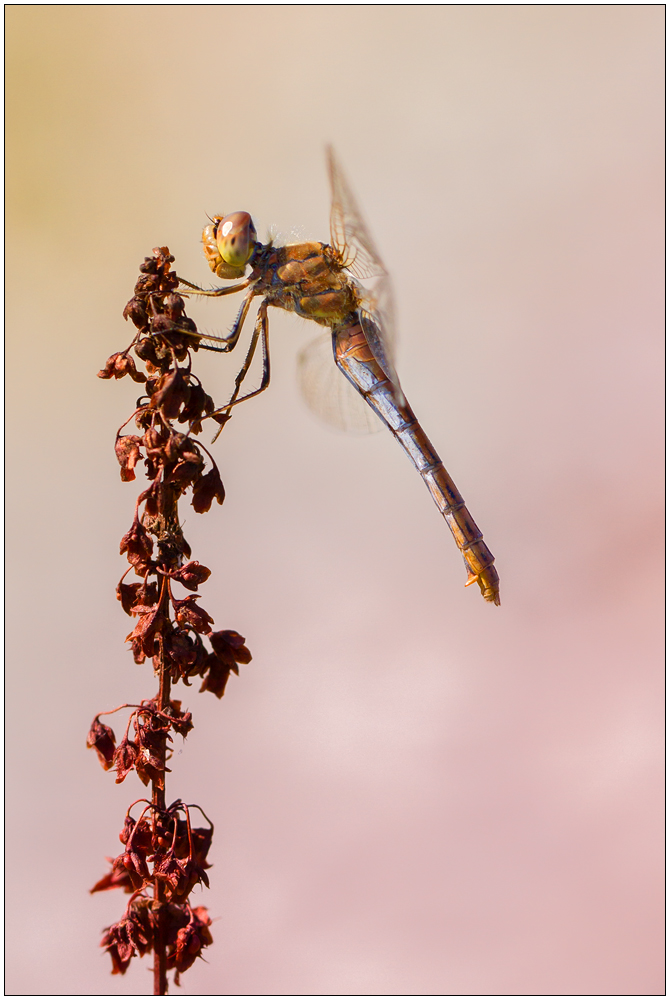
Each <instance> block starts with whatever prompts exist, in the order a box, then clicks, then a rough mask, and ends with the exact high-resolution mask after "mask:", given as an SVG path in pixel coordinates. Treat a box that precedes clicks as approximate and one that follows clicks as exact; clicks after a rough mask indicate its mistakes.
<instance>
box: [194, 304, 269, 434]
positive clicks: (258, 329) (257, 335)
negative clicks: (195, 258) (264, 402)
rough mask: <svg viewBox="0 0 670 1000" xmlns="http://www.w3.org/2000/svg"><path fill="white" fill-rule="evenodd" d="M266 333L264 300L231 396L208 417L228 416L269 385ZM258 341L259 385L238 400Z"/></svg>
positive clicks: (266, 309) (266, 316)
mask: <svg viewBox="0 0 670 1000" xmlns="http://www.w3.org/2000/svg"><path fill="white" fill-rule="evenodd" d="M249 298H251V296H249ZM248 308H249V307H248V306H247V309H248ZM241 311H242V310H240V312H241ZM245 315H246V312H245ZM240 326H241V324H240ZM234 329H235V328H234V327H233V330H234ZM268 333H269V326H268V304H267V300H266V299H264V300H263V302H261V307H260V309H259V310H258V316H257V317H256V324H255V326H254V332H253V335H252V337H251V343H250V344H249V350H248V351H247V356H246V358H245V359H244V364H243V365H242V367H241V368H240V370H239V372H238V373H237V375H236V376H235V388H234V389H233V394H232V396H231V397H230V399H229V400H228V402H227V403H226V404H225V406H221V407H219V409H218V410H214V412H213V413H210V414H209V416H210V417H214V416H216V415H217V414H219V413H223V414H225V415H226V416H229V414H230V411H231V410H232V408H233V406H237V404H238V403H243V402H244V401H245V400H247V399H251V398H252V397H253V396H258V395H259V394H260V393H261V392H264V391H265V390H266V389H267V387H268V386H269V385H270V349H269V337H268ZM237 336H238V337H239V330H238V331H237ZM259 339H260V342H261V353H262V355H263V376H262V378H261V384H260V385H259V387H258V388H257V389H254V390H253V391H252V392H248V393H247V394H246V396H241V397H240V398H238V393H239V391H240V389H241V387H242V383H243V382H244V379H245V378H246V375H247V372H248V371H249V368H250V367H251V362H252V361H253V359H254V355H255V353H256V347H257V346H258V341H259ZM222 429H223V424H222V425H221V428H219V430H218V431H217V432H216V434H215V436H214V439H213V440H216V438H217V437H218V436H219V434H220V433H221V430H222Z"/></svg>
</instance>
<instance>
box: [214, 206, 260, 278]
mask: <svg viewBox="0 0 670 1000" xmlns="http://www.w3.org/2000/svg"><path fill="white" fill-rule="evenodd" d="M216 245H217V247H218V250H219V253H220V254H221V257H222V258H223V260H224V261H225V262H226V264H231V265H232V266H233V267H242V268H243V267H245V265H246V263H247V261H248V260H249V258H250V257H251V254H252V253H253V251H254V247H255V245H256V227H255V226H254V224H253V222H252V221H251V216H250V215H249V213H248V212H232V213H231V214H230V215H226V216H225V217H224V218H223V219H221V221H220V222H219V224H218V226H217V227H216Z"/></svg>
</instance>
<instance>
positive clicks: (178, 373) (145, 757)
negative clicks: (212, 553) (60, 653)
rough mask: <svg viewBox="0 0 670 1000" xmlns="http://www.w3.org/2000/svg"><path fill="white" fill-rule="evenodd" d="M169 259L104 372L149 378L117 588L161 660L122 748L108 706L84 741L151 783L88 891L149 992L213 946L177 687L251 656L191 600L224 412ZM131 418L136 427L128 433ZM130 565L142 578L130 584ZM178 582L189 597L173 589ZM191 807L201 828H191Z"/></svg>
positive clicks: (202, 841)
mask: <svg viewBox="0 0 670 1000" xmlns="http://www.w3.org/2000/svg"><path fill="white" fill-rule="evenodd" d="M172 260H173V258H172V257H171V256H170V253H169V251H168V249H167V247H161V248H159V249H157V250H154V256H153V257H148V258H146V259H145V261H144V264H143V265H142V266H141V268H140V270H141V272H142V273H141V275H140V278H139V280H138V282H137V284H136V286H135V294H134V296H133V298H132V299H131V300H130V302H129V303H128V305H127V306H126V310H125V312H124V315H125V316H126V318H130V319H132V321H133V323H134V324H135V326H136V327H137V334H136V336H135V339H134V340H133V342H132V344H131V345H130V347H129V348H126V350H124V351H121V352H119V353H118V354H114V355H112V357H111V358H109V360H108V361H107V364H106V366H105V368H104V369H103V370H102V371H101V372H99V375H100V377H101V378H107V379H109V378H123V377H124V376H126V375H129V376H130V377H131V378H132V379H133V381H135V382H137V383H140V384H142V385H143V387H144V393H145V394H144V396H142V397H141V398H140V400H139V401H138V403H137V404H136V408H135V410H134V413H133V414H132V416H131V417H130V418H129V420H127V421H125V423H124V424H123V425H122V427H121V429H120V430H119V432H118V433H117V437H116V443H115V450H116V455H117V458H118V461H119V464H120V465H121V478H122V480H123V481H124V482H131V481H132V480H134V479H135V466H136V465H137V463H138V462H139V461H141V460H143V461H144V465H145V468H146V474H147V477H148V479H149V486H148V488H146V489H144V490H143V491H142V492H141V493H140V496H139V497H138V499H137V503H136V505H135V514H134V517H133V522H132V525H131V527H130V530H129V531H128V532H127V533H126V535H124V537H123V539H122V541H121V552H122V553H125V554H126V556H127V559H128V562H129V563H130V567H129V569H128V570H127V571H126V573H124V574H123V576H122V578H121V580H120V582H119V584H118V586H117V598H118V600H119V601H120V602H121V605H122V607H123V610H124V611H125V612H126V614H128V615H130V616H131V617H133V618H134V619H135V620H136V621H135V627H134V629H133V631H132V632H131V633H130V635H129V636H128V637H127V639H128V641H129V642H130V643H131V648H132V652H133V656H134V659H135V662H136V663H138V664H142V663H145V662H146V661H147V660H149V661H150V662H151V663H152V664H153V670H154V674H155V676H157V678H158V682H159V690H158V693H157V695H156V696H155V697H153V698H151V699H148V700H146V701H142V702H140V704H139V705H132V704H125V705H121V706H119V708H118V709H115V710H114V711H120V710H122V709H124V708H125V709H130V710H131V714H130V716H129V717H128V721H127V725H126V726H125V732H124V735H123V738H122V739H121V740H120V742H119V743H118V745H117V742H116V737H115V735H114V732H113V731H112V729H111V728H110V727H109V726H108V725H106V724H105V723H103V722H101V718H100V717H101V716H102V715H109V714H110V713H109V712H101V713H100V714H99V715H96V717H95V719H94V720H93V724H92V726H91V730H90V732H89V736H88V741H87V743H88V746H89V747H94V748H95V750H96V751H97V754H98V757H99V759H100V763H101V764H102V766H103V768H104V769H105V770H110V769H112V768H114V769H115V770H116V781H117V783H119V782H122V781H124V780H125V778H126V777H127V776H128V774H130V773H131V772H132V771H135V773H136V774H137V776H138V777H139V778H140V780H141V781H142V783H143V784H144V785H145V786H146V785H149V783H151V801H150V802H149V801H148V800H147V799H146V798H142V799H136V800H135V802H133V803H132V805H131V806H130V807H129V808H128V810H127V813H126V817H125V821H124V825H123V829H122V831H121V833H120V835H119V837H120V840H121V842H122V844H123V845H124V850H123V852H122V853H121V854H120V855H119V856H118V857H116V858H114V859H110V860H111V861H112V867H111V870H110V871H109V872H108V873H107V875H105V876H104V877H103V878H102V879H100V880H99V881H98V882H97V884H96V885H95V886H94V887H93V889H92V890H91V891H92V892H100V891H102V890H106V889H116V888H120V889H122V890H123V891H124V892H126V893H128V894H129V895H130V899H129V901H128V905H127V906H126V909H125V912H124V914H123V916H122V918H121V920H119V921H118V922H117V923H116V924H112V925H111V926H110V927H108V928H106V930H105V934H104V937H103V940H102V945H103V947H104V948H105V949H106V951H107V952H108V953H109V955H110V957H111V960H112V973H114V974H121V975H123V973H125V971H126V969H127V968H128V965H129V964H130V961H131V959H132V958H133V957H134V956H135V955H140V956H142V955H145V954H153V993H154V996H165V995H166V994H167V991H168V972H169V970H171V969H172V970H174V973H175V977H174V981H175V984H176V985H179V976H180V974H181V973H182V972H185V971H186V970H187V969H189V968H190V967H191V966H192V965H193V963H194V962H195V960H196V959H197V958H199V957H202V951H203V949H204V948H206V947H208V946H209V945H210V944H212V937H211V933H210V931H209V927H210V925H211V919H210V917H209V916H208V914H207V910H206V908H205V907H204V906H196V907H193V906H191V903H190V902H189V896H190V894H191V892H192V890H193V889H194V888H195V887H196V886H197V885H205V886H207V885H209V879H208V876H207V872H206V869H207V868H209V867H210V865H209V863H208V861H207V853H208V851H209V848H210V845H211V841H212V834H213V830H214V827H213V824H212V823H211V822H210V820H209V819H208V818H207V816H206V815H205V813H204V811H203V810H202V809H201V808H200V806H192V805H186V804H185V803H184V802H183V801H182V800H181V799H179V798H178V799H175V800H174V801H173V802H172V804H171V805H169V806H168V805H167V802H166V796H165V775H166V773H167V772H168V767H167V762H168V759H169V756H170V753H171V751H170V746H169V744H171V743H172V735H171V733H172V732H173V733H175V734H177V735H179V736H182V737H185V736H186V735H187V734H188V733H189V732H190V730H191V729H193V722H192V717H191V713H190V712H188V711H183V710H182V708H181V702H180V701H176V700H174V699H173V698H172V697H171V694H172V687H173V685H174V684H176V683H177V682H178V681H182V682H183V683H184V684H186V685H187V686H190V683H191V679H192V678H194V677H199V678H201V679H202V684H201V687H200V690H201V691H211V692H212V693H213V694H215V695H216V696H217V698H221V697H222V696H223V693H224V690H225V688H226V684H227V681H228V678H229V676H230V674H231V673H237V672H238V664H240V663H249V661H250V660H251V654H250V653H249V650H248V649H247V648H246V646H245V645H244V642H245V640H244V638H243V637H242V636H241V635H240V634H239V633H238V632H235V631H233V630H223V631H219V632H215V631H213V630H212V625H213V619H212V618H211V617H210V615H208V614H207V612H206V611H205V610H204V608H202V607H201V606H200V605H199V604H198V603H197V602H198V600H199V593H198V589H199V587H200V586H201V585H202V584H203V583H204V582H205V581H206V580H207V579H208V577H209V576H210V571H209V570H208V569H207V567H206V566H203V565H201V564H200V563H199V562H196V561H191V550H190V547H189V545H188V543H187V542H186V540H185V538H184V536H183V534H182V530H181V525H180V519H179V511H178V502H179V499H180V498H181V497H182V496H184V494H186V493H187V492H189V491H190V492H191V493H192V501H191V502H192V505H193V507H194V509H195V511H196V512H197V513H198V514H203V513H206V512H207V511H208V510H209V509H210V507H211V505H212V503H213V501H214V500H217V502H218V503H222V502H223V499H224V495H225V494H224V489H223V483H222V482H221V477H220V475H219V471H218V468H217V466H216V462H215V461H214V459H213V457H212V455H211V454H210V452H209V451H208V450H207V449H206V448H204V446H202V445H201V444H200V443H199V442H197V441H196V440H195V437H196V436H197V435H198V434H199V433H200V432H201V430H202V424H203V421H205V420H206V419H207V418H208V417H210V416H211V417H212V418H213V420H214V421H215V422H216V423H218V424H219V425H222V424H223V423H225V422H226V420H227V417H225V418H224V417H219V416H217V411H216V407H215V404H214V401H213V400H212V399H211V397H210V396H208V395H207V393H206V392H205V391H204V389H203V387H202V384H201V383H200V380H199V379H198V378H197V377H196V376H195V375H194V374H193V373H192V370H191V361H192V357H191V354H192V352H193V351H197V350H198V347H199V338H200V334H199V333H198V331H197V328H196V326H195V324H194V323H193V321H192V320H190V319H189V318H188V317H187V316H186V315H185V313H184V300H183V298H182V297H181V296H180V295H178V294H177V293H176V291H175V289H176V287H177V285H178V282H179V279H178V278H177V276H176V274H175V272H174V271H171V270H170V264H171V262H172ZM131 349H134V352H135V354H136V355H137V357H138V358H140V359H141V360H142V361H143V362H144V364H145V365H146V368H147V374H146V375H145V374H144V373H142V372H140V371H138V370H137V368H136V366H135V362H134V361H133V359H132V358H131V357H130V353H129V352H130V350H131ZM132 419H134V421H135V424H136V426H137V428H138V429H139V431H140V433H139V434H138V435H135V434H127V433H126V434H122V433H121V431H122V430H123V428H124V427H125V426H126V424H127V423H129V422H130V420H132ZM175 423H178V424H182V426H183V427H184V429H178V428H177V427H176V426H175ZM210 426H211V424H210ZM186 428H188V429H187V430H186ZM143 452H144V454H143ZM208 465H211V468H209V471H206V469H207V467H208ZM131 570H134V573H135V576H136V577H139V578H140V581H141V582H139V583H138V582H135V583H125V582H124V580H125V578H126V576H127V574H128V573H129V572H130V571H131ZM175 586H180V587H183V588H185V590H186V591H188V592H190V593H187V595H186V596H185V597H183V596H182V597H179V596H178V594H177V595H175V593H174V592H173V588H174V587H175ZM204 639H207V640H208V641H209V643H210V644H211V651H209V650H208V649H207V647H206V646H205V643H204ZM140 803H141V804H142V805H143V808H142V811H141V813H140V815H139V817H137V818H135V817H134V816H133V815H132V810H133V808H134V807H135V806H137V805H138V804H140ZM194 808H195V809H198V810H199V811H200V813H201V814H202V816H203V818H204V819H205V821H206V823H207V824H208V826H207V827H193V825H192V821H191V811H192V810H193V809H194Z"/></svg>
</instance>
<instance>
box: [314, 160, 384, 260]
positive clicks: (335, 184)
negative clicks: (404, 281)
mask: <svg viewBox="0 0 670 1000" xmlns="http://www.w3.org/2000/svg"><path fill="white" fill-rule="evenodd" d="M326 156H327V158H328V176H329V177H330V191H331V196H332V202H331V208H330V240H331V244H332V246H333V247H334V248H335V249H336V250H337V251H338V253H339V254H340V257H341V259H342V266H343V267H346V268H347V270H348V271H351V273H352V274H353V275H354V277H356V278H375V277H381V276H382V275H385V274H386V273H387V272H386V268H385V267H384V263H383V261H382V259H381V257H380V256H379V252H378V250H377V247H376V246H375V244H374V241H373V239H372V237H371V236H370V233H369V232H368V229H367V226H366V225H365V223H364V222H363V218H362V216H361V213H360V211H359V208H358V205H357V204H356V199H355V198H354V196H353V194H352V191H351V188H350V187H349V184H348V182H347V180H346V178H345V176H344V173H343V171H342V168H341V167H340V165H339V163H338V162H337V159H336V158H335V152H334V150H333V147H332V146H328V147H327V149H326Z"/></svg>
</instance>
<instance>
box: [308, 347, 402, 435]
mask: <svg viewBox="0 0 670 1000" xmlns="http://www.w3.org/2000/svg"><path fill="white" fill-rule="evenodd" d="M298 384H299V385H300V391H301V393H302V396H303V399H304V400H305V402H306V403H307V405H308V406H309V408H310V410H312V412H313V413H315V414H316V415H317V417H319V418H320V419H321V420H323V421H325V422H326V423H327V424H330V426H331V427H337V428H338V429H339V430H343V431H349V432H351V433H354V434H372V433H374V432H375V431H380V430H382V428H383V424H382V422H381V420H380V419H379V417H377V416H376V414H375V413H374V411H373V410H372V409H371V408H370V407H369V406H368V404H367V403H366V402H365V400H364V399H363V397H362V396H361V395H360V394H359V393H358V392H356V390H355V389H354V387H353V386H352V385H351V383H350V382H349V381H348V379H347V378H346V377H345V376H344V375H343V374H342V372H341V371H340V370H339V368H338V367H337V365H336V364H335V359H334V358H333V345H332V341H331V336H330V334H329V333H322V334H321V335H320V336H319V337H317V338H316V340H313V341H312V342H311V343H310V344H308V345H307V347H305V348H304V349H303V350H302V351H301V352H300V354H299V355H298Z"/></svg>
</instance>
